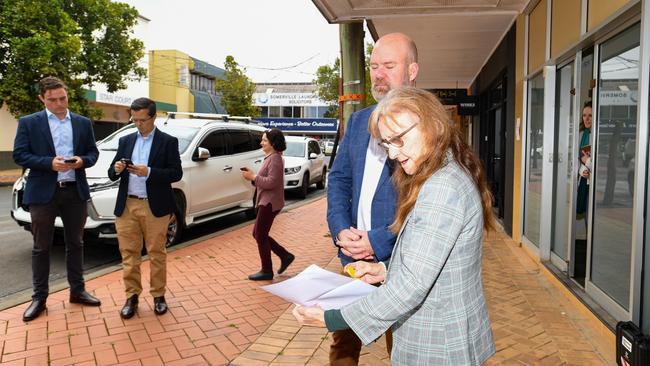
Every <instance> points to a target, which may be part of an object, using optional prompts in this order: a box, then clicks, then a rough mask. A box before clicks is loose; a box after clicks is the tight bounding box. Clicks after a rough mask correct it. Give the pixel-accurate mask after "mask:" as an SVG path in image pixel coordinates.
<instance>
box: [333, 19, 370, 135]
mask: <svg viewBox="0 0 650 366" xmlns="http://www.w3.org/2000/svg"><path fill="white" fill-rule="evenodd" d="M339 37H340V40H341V69H342V70H341V71H342V72H341V75H343V94H342V95H339V101H341V102H342V103H341V104H342V107H343V120H342V121H341V122H342V123H341V125H342V126H341V127H342V128H340V129H339V131H340V134H341V136H342V133H343V131H345V128H346V127H347V124H348V120H349V118H350V115H351V114H352V113H354V112H356V111H359V110H361V109H362V107H363V101H364V99H365V95H364V88H365V80H366V67H365V61H366V60H365V52H364V44H363V38H364V31H363V22H355V23H345V24H340V25H339ZM341 104H339V105H341Z"/></svg>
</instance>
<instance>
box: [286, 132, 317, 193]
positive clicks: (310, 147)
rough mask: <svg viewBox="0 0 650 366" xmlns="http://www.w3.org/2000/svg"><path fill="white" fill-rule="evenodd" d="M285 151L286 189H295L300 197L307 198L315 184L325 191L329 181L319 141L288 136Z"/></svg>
mask: <svg viewBox="0 0 650 366" xmlns="http://www.w3.org/2000/svg"><path fill="white" fill-rule="evenodd" d="M285 139H286V141H287V149H286V150H285V151H284V154H283V156H284V189H292V190H293V189H295V190H297V191H298V194H299V195H300V197H302V198H305V197H306V196H307V189H308V188H309V186H310V185H312V184H313V183H316V188H318V189H324V188H325V184H326V181H327V165H325V155H323V152H322V151H321V148H320V145H319V144H318V141H316V140H314V139H312V138H309V137H297V136H287V137H286V138H285Z"/></svg>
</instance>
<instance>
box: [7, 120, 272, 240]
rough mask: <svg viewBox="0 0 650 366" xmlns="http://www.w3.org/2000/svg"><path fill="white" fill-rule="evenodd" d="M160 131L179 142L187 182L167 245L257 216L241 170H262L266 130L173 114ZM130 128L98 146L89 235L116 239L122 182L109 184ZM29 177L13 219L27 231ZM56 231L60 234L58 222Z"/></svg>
mask: <svg viewBox="0 0 650 366" xmlns="http://www.w3.org/2000/svg"><path fill="white" fill-rule="evenodd" d="M155 123H156V128H158V129H160V130H161V131H164V132H166V133H168V134H170V135H172V136H175V137H176V138H178V149H179V152H180V155H181V164H182V167H183V179H181V180H180V181H179V182H176V183H174V184H173V185H172V187H173V189H174V193H175V197H176V205H177V206H178V210H177V212H175V213H174V215H173V216H172V219H171V220H170V223H169V230H168V234H167V244H168V245H171V244H174V243H176V242H177V241H178V240H179V238H180V236H181V234H182V231H183V228H184V227H187V226H192V225H196V224H199V223H202V222H205V221H208V220H212V219H215V218H218V217H222V216H225V215H229V214H233V213H237V212H246V214H247V215H249V216H251V217H252V216H254V215H255V208H254V207H255V206H254V199H255V197H254V191H255V187H253V186H252V185H251V183H250V182H249V181H247V180H245V179H244V178H242V177H241V173H240V171H239V168H241V167H249V168H251V169H253V170H254V171H257V170H259V168H260V166H261V165H262V160H263V159H264V153H263V152H262V149H261V147H260V141H261V140H262V135H263V134H264V131H265V129H264V128H263V127H261V126H259V125H258V124H257V123H256V122H255V121H253V120H251V119H250V118H249V117H230V116H228V115H212V114H201V113H170V114H169V115H168V116H167V117H158V118H156V122H155ZM135 131H136V128H135V126H134V125H133V124H129V125H127V126H125V127H123V128H121V129H119V130H118V131H116V132H114V133H113V134H111V135H110V136H108V137H107V138H105V139H104V140H102V141H101V142H98V143H97V148H98V149H99V159H98V160H97V163H96V164H95V165H94V166H93V167H91V168H89V169H87V170H86V176H87V178H88V184H89V186H90V200H89V201H88V218H87V220H86V226H85V230H86V232H87V233H88V234H91V235H93V234H94V235H102V236H107V237H114V236H115V216H114V215H113V210H114V209H115V201H116V198H117V190H118V186H119V182H120V181H119V180H117V181H115V182H113V181H111V180H110V179H108V174H107V171H108V166H109V165H110V163H111V161H112V160H113V158H114V157H115V153H116V151H117V146H118V141H119V139H120V137H122V136H125V135H127V134H130V133H133V132H135ZM26 177H27V175H26V174H25V175H24V176H23V177H22V178H20V179H19V180H18V181H17V182H16V183H15V184H14V190H13V195H14V199H13V209H12V212H11V213H12V217H13V218H14V220H16V221H17V222H18V224H19V225H21V226H24V227H25V229H27V230H29V228H30V224H31V217H30V214H29V208H28V207H26V206H25V205H23V204H22V192H23V188H24V186H25V180H26ZM55 226H56V227H57V228H62V227H63V223H62V222H61V219H60V218H58V217H57V219H56V222H55Z"/></svg>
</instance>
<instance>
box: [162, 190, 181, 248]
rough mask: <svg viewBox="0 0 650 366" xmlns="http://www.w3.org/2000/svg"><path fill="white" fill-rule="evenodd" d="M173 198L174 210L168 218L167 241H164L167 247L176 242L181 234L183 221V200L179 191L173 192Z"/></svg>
mask: <svg viewBox="0 0 650 366" xmlns="http://www.w3.org/2000/svg"><path fill="white" fill-rule="evenodd" d="M175 199H176V210H174V213H173V214H172V215H171V217H170V218H169V225H167V242H166V243H165V246H166V247H167V248H169V247H171V246H172V245H174V244H177V243H178V242H179V241H180V240H181V236H182V235H183V228H184V225H183V223H184V221H185V219H184V216H183V213H182V212H184V211H185V200H184V199H183V197H182V196H181V194H180V193H176V194H175Z"/></svg>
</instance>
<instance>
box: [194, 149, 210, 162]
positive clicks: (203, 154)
mask: <svg viewBox="0 0 650 366" xmlns="http://www.w3.org/2000/svg"><path fill="white" fill-rule="evenodd" d="M209 158H210V151H208V149H206V148H204V147H199V148H197V152H196V159H195V160H197V161H204V160H208V159H209Z"/></svg>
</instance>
